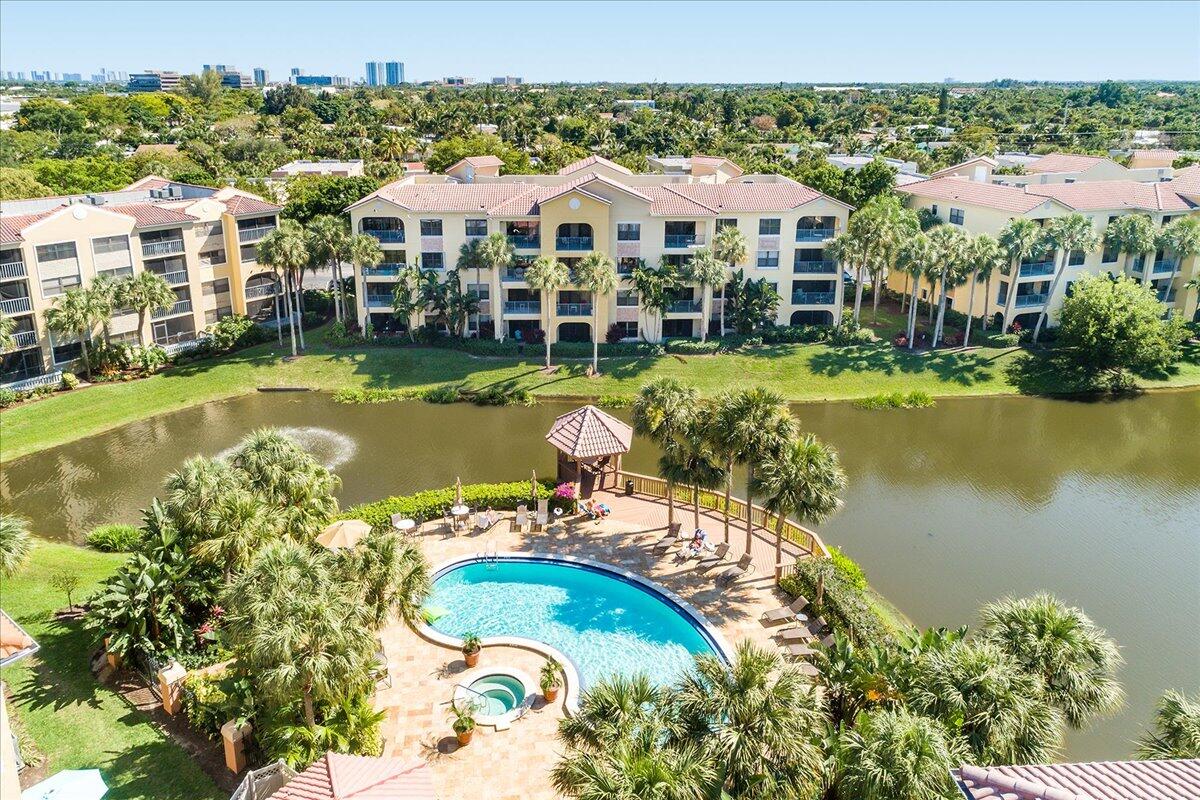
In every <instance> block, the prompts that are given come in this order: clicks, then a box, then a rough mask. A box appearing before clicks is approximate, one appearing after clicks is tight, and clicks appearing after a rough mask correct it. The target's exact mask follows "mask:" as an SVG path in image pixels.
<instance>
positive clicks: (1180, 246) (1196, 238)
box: [1161, 217, 1200, 291]
mask: <svg viewBox="0 0 1200 800" xmlns="http://www.w3.org/2000/svg"><path fill="white" fill-rule="evenodd" d="M1161 237H1162V241H1163V244H1165V245H1166V246H1167V247H1168V248H1170V249H1171V250H1173V251H1174V252H1175V257H1176V258H1178V259H1179V266H1180V267H1181V268H1182V267H1183V262H1185V261H1187V260H1188V259H1189V258H1193V257H1195V256H1196V255H1197V254H1200V220H1198V219H1196V218H1195V217H1180V218H1179V219H1177V220H1175V221H1174V222H1172V223H1171V224H1170V225H1168V226H1167V227H1165V228H1163V230H1162V235H1161ZM1183 288H1185V289H1195V290H1196V291H1200V276H1196V277H1194V278H1192V279H1191V280H1189V281H1188V282H1187V283H1185V284H1184V285H1183Z"/></svg>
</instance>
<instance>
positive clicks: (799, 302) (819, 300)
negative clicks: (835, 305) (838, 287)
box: [792, 292, 835, 306]
mask: <svg viewBox="0 0 1200 800" xmlns="http://www.w3.org/2000/svg"><path fill="white" fill-rule="evenodd" d="M834 296H835V293H834V292H792V305H794V306H825V305H829V304H830V303H832V302H833V298H834Z"/></svg>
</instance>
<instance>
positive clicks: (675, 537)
mask: <svg viewBox="0 0 1200 800" xmlns="http://www.w3.org/2000/svg"><path fill="white" fill-rule="evenodd" d="M682 529H683V524H682V523H680V522H672V523H671V524H670V525H668V526H667V532H666V533H664V534H663V537H662V538H661V539H659V540H658V541H657V542H655V543H654V552H655V553H658V554H659V555H662V554H663V553H666V552H667V551H668V550H670V549H671V548H672V547H674V546H675V545H677V544H679V543H680V542H681V541H683V539H681V538H680V536H679V532H680V530H682Z"/></svg>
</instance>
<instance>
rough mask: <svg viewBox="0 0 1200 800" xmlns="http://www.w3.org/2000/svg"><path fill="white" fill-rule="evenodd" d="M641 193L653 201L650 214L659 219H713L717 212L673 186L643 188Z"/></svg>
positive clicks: (640, 188)
mask: <svg viewBox="0 0 1200 800" xmlns="http://www.w3.org/2000/svg"><path fill="white" fill-rule="evenodd" d="M638 188H639V191H641V192H643V193H644V194H646V195H647V196H648V197H650V199H651V203H650V213H651V214H652V215H654V216H659V217H711V216H713V215H714V214H716V213H717V212H716V210H715V209H712V208H709V207H708V206H706V205H704V204H703V203H701V202H699V201H698V200H694V199H692V198H691V197H688V196H687V195H684V194H680V193H679V192H678V191H676V190H675V188H673V187H671V186H641V187H638Z"/></svg>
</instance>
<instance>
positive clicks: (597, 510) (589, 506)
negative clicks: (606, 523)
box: [583, 497, 612, 520]
mask: <svg viewBox="0 0 1200 800" xmlns="http://www.w3.org/2000/svg"><path fill="white" fill-rule="evenodd" d="M583 512H584V513H585V514H587V515H588V516H589V517H591V518H592V519H596V520H600V519H604V518H605V517H607V516H608V515H609V514H611V513H612V509H610V508H609V507H608V506H606V505H605V504H604V503H597V502H596V501H595V500H593V499H592V498H590V497H589V498H588V499H587V502H586V503H584V504H583Z"/></svg>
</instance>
